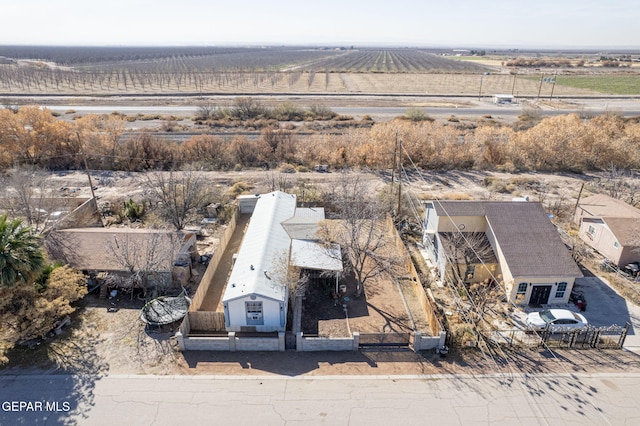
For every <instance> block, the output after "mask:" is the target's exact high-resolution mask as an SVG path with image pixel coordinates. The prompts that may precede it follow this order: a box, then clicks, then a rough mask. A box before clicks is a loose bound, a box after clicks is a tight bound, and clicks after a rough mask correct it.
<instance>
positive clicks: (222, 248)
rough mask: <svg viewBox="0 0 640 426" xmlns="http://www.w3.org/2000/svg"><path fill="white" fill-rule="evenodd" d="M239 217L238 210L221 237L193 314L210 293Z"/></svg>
mask: <svg viewBox="0 0 640 426" xmlns="http://www.w3.org/2000/svg"><path fill="white" fill-rule="evenodd" d="M238 215H239V213H238V209H236V211H235V213H234V214H233V216H232V217H231V220H230V221H229V225H228V226H227V229H226V230H225V232H224V234H223V235H222V237H220V244H219V245H218V248H217V249H216V251H215V253H214V254H213V256H212V257H211V260H209V266H207V270H206V271H205V272H204V275H203V276H202V279H201V280H200V285H199V286H198V290H197V291H196V294H195V295H194V296H193V301H192V302H191V307H190V308H189V311H191V312H194V311H197V310H198V309H200V306H202V302H203V300H204V297H205V295H206V294H207V292H208V291H209V286H210V285H211V282H212V278H213V275H214V274H215V273H216V270H217V269H218V266H219V264H220V259H222V254H223V253H224V251H225V249H226V248H227V244H229V240H230V239H231V236H232V235H233V231H235V229H236V224H237V222H238Z"/></svg>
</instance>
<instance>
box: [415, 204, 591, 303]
mask: <svg viewBox="0 0 640 426" xmlns="http://www.w3.org/2000/svg"><path fill="white" fill-rule="evenodd" d="M424 229H425V232H424V236H423V243H424V245H425V248H426V249H427V253H428V256H429V258H430V260H431V262H432V263H433V265H434V266H435V267H436V268H437V271H438V274H439V278H440V279H441V280H447V279H448V280H456V279H457V280H462V281H464V282H467V283H479V282H483V281H485V282H486V280H494V281H497V282H498V283H500V284H501V285H502V287H503V288H504V289H505V290H506V293H507V296H508V298H509V300H510V301H512V302H514V303H517V304H521V305H525V304H533V305H542V304H554V303H567V302H568V300H569V295H570V293H571V289H572V288H573V283H574V281H575V278H576V277H581V276H582V273H581V272H580V269H579V268H578V266H577V265H576V264H575V262H574V261H573V259H572V257H571V255H570V253H569V251H568V250H567V248H566V246H565V245H564V243H563V242H562V240H561V239H560V236H559V235H558V232H557V230H556V228H555V226H554V225H553V224H552V223H551V221H550V220H549V217H548V216H547V214H546V213H545V211H544V209H543V208H542V205H541V204H540V203H533V202H518V201H510V202H501V201H428V202H426V203H425V227H424Z"/></svg>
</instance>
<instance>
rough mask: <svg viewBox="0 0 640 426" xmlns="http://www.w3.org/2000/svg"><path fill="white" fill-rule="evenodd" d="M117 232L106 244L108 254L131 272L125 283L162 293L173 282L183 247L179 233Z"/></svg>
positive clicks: (131, 286) (129, 285)
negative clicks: (179, 254) (178, 257)
mask: <svg viewBox="0 0 640 426" xmlns="http://www.w3.org/2000/svg"><path fill="white" fill-rule="evenodd" d="M143 235H144V237H141V235H140V234H126V233H125V234H120V235H117V234H114V236H113V240H107V242H106V243H105V250H106V255H107V256H108V257H109V258H110V259H111V260H112V261H114V262H115V263H117V264H118V265H120V266H121V267H122V268H123V269H124V270H126V271H127V272H128V274H129V276H128V277H127V282H126V286H127V287H130V288H133V287H139V288H142V289H144V290H145V292H146V291H147V290H148V289H150V288H152V289H154V290H155V292H156V293H160V292H162V291H163V290H164V289H166V288H167V287H168V286H169V285H170V284H171V271H172V265H173V262H174V260H175V259H176V256H177V253H178V251H179V249H180V244H179V243H180V241H179V237H178V235H177V234H169V233H166V232H156V233H153V234H143Z"/></svg>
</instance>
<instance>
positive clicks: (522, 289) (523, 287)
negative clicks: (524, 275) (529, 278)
mask: <svg viewBox="0 0 640 426" xmlns="http://www.w3.org/2000/svg"><path fill="white" fill-rule="evenodd" d="M527 285H528V284H527V283H520V284H518V293H517V294H516V302H517V303H521V302H523V301H524V296H525V294H527Z"/></svg>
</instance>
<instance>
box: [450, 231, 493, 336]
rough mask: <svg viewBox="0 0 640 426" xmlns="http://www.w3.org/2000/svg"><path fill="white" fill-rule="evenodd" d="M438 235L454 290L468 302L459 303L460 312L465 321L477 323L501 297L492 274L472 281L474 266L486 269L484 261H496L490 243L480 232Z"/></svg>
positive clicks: (489, 262)
mask: <svg viewBox="0 0 640 426" xmlns="http://www.w3.org/2000/svg"><path fill="white" fill-rule="evenodd" d="M441 236H442V237H443V238H442V244H443V245H444V246H445V251H446V252H447V257H448V263H449V264H450V265H451V266H452V268H451V269H452V272H453V277H452V279H451V280H450V282H451V284H452V285H453V286H454V288H455V289H456V291H457V293H458V294H459V295H464V296H466V297H465V299H467V301H468V302H469V305H468V306H464V305H461V306H459V309H463V310H465V312H461V314H462V315H463V317H464V318H466V319H467V321H469V322H471V323H473V324H474V325H478V324H479V323H480V322H481V321H483V320H484V319H486V317H487V314H488V313H489V312H490V311H492V310H495V308H497V307H498V306H501V303H502V302H503V301H504V299H505V293H504V289H503V288H502V285H501V283H499V282H498V280H497V277H494V276H493V274H492V273H489V277H487V278H484V279H479V280H478V279H476V280H474V275H476V274H475V273H476V272H477V268H478V266H479V267H480V268H488V265H487V264H492V263H496V262H497V260H496V258H495V254H494V252H493V249H492V247H491V243H490V242H489V240H488V239H487V237H486V235H485V234H484V232H464V233H463V232H454V233H447V234H442V235H441ZM488 271H490V270H488ZM483 275H484V276H486V274H483ZM476 276H477V275H476Z"/></svg>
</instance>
